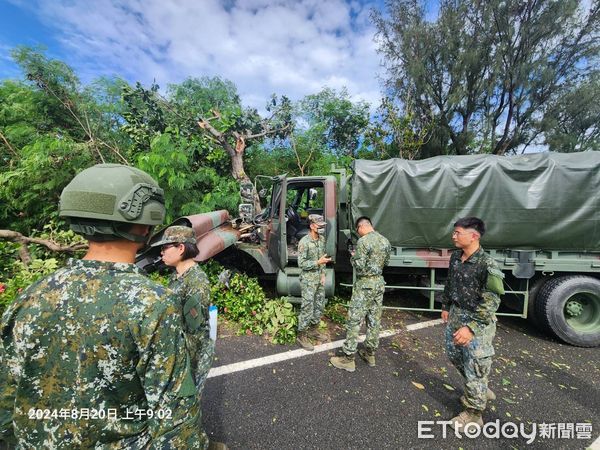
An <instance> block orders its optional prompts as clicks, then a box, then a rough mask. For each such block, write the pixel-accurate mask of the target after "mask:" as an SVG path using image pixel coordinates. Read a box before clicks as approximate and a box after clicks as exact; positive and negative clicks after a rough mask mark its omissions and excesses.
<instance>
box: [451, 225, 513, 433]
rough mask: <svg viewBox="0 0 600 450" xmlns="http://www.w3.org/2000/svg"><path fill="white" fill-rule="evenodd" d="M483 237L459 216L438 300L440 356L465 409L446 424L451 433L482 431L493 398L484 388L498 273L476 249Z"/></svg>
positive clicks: (479, 229)
mask: <svg viewBox="0 0 600 450" xmlns="http://www.w3.org/2000/svg"><path fill="white" fill-rule="evenodd" d="M484 233H485V224H484V223H483V221H482V220H481V219H478V218H477V217H464V218H462V219H459V220H458V221H457V222H456V223H455V224H454V231H453V232H452V241H453V242H454V245H455V246H456V247H457V248H458V250H456V251H455V252H453V253H452V256H451V257H450V265H449V267H448V280H447V281H446V286H445V288H444V294H443V298H442V320H444V322H447V325H446V353H447V355H448V358H449V359H450V361H451V362H452V364H453V365H454V366H455V367H456V368H457V369H458V371H459V372H460V374H461V375H462V377H463V378H464V380H465V391H464V395H463V396H462V397H461V403H462V405H463V407H464V408H465V410H464V411H462V412H461V413H460V414H459V415H458V416H456V417H454V418H453V419H452V425H451V426H452V427H453V428H455V429H458V428H460V427H465V426H466V425H467V424H470V423H476V424H478V425H479V426H482V425H483V420H482V417H481V413H482V411H483V410H484V409H485V406H486V402H487V400H494V399H495V398H496V396H495V395H494V393H493V392H492V391H491V390H490V389H489V388H488V375H489V373H490V368H491V364H492V356H493V355H494V347H493V345H492V341H493V339H494V335H495V333H496V316H495V313H496V311H497V309H498V306H499V305H500V297H499V295H501V294H503V293H504V289H503V282H502V280H503V278H504V274H503V273H502V272H501V271H500V270H499V269H498V266H497V264H496V262H495V261H494V259H493V258H492V257H490V256H489V255H487V254H486V253H485V252H484V251H483V248H482V247H481V245H480V244H479V240H480V239H481V237H482V236H483V234H484Z"/></svg>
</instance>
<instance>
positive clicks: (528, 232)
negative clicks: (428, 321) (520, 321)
mask: <svg viewBox="0 0 600 450" xmlns="http://www.w3.org/2000/svg"><path fill="white" fill-rule="evenodd" d="M265 184H270V188H269V189H268V191H267V190H265V189H262V188H261V186H263V185H265ZM253 188H254V189H256V190H257V191H259V192H260V191H263V195H262V197H263V199H264V200H265V201H266V202H267V204H266V207H265V208H264V210H262V211H261V212H259V213H257V214H254V207H253V204H252V203H243V204H241V205H240V215H239V217H237V218H236V219H234V220H231V219H230V218H229V217H228V215H227V213H226V212H225V211H220V212H217V213H210V214H208V215H206V214H200V215H196V216H189V217H186V218H181V219H179V221H178V223H184V224H187V225H189V226H193V227H194V228H196V231H197V235H198V246H199V248H200V249H201V250H202V251H203V252H204V253H203V255H200V256H199V258H198V259H199V260H205V259H207V258H208V257H215V258H217V259H219V260H220V261H222V262H223V263H225V264H227V265H229V266H235V267H237V268H238V269H239V270H243V271H246V272H251V273H253V274H255V275H267V276H269V275H270V276H271V277H273V278H274V279H275V280H276V285H277V290H278V292H279V294H281V295H285V296H288V297H289V298H290V299H291V300H294V299H297V298H299V296H300V284H299V280H298V277H299V274H300V270H299V268H298V266H297V244H298V241H299V240H300V239H301V238H302V236H304V235H306V234H307V233H308V222H307V217H308V215H309V214H312V213H318V214H322V215H324V216H325V219H326V221H327V228H326V249H327V253H328V254H329V255H330V256H331V257H332V259H333V264H331V266H330V267H328V268H327V271H326V272H327V273H326V286H325V292H326V295H327V296H332V295H333V294H334V290H335V288H336V274H337V278H338V283H337V285H338V286H339V285H340V284H342V285H350V284H351V277H348V276H347V275H344V274H352V267H351V265H350V261H349V258H350V253H349V251H350V250H351V248H352V246H353V245H354V244H355V242H356V239H357V236H356V234H355V232H354V221H355V220H356V218H358V217H360V216H363V215H365V216H368V217H370V218H371V219H372V221H373V224H374V227H375V229H377V230H378V231H379V232H381V233H382V234H383V235H384V236H386V237H387V238H388V239H389V240H390V242H391V244H392V246H393V250H392V256H391V259H390V264H389V267H387V268H386V270H385V272H384V277H385V278H386V288H387V289H389V290H411V291H415V292H420V293H423V294H425V296H424V297H423V304H422V305H418V306H414V305H413V306H411V307H400V308H401V309H409V310H417V311H439V310H440V305H439V303H438V302H437V301H436V294H438V295H439V292H440V291H441V290H443V283H444V281H445V278H446V276H447V269H448V261H449V258H450V254H451V252H452V251H453V249H454V247H453V244H452V241H451V232H452V228H453V223H454V222H455V221H456V219H458V218H459V217H464V216H477V217H480V218H482V219H483V220H484V221H485V222H486V224H487V227H488V231H487V233H486V234H485V236H484V237H483V239H482V246H483V247H484V249H485V250H486V252H488V253H489V254H490V255H491V256H492V257H493V258H494V259H495V260H496V261H497V262H498V264H499V266H500V268H501V269H502V271H503V272H504V273H505V275H506V278H505V292H506V294H505V295H504V297H503V306H502V311H503V312H501V313H500V314H501V315H509V316H519V317H523V318H530V319H531V320H533V321H534V323H535V324H536V325H537V326H538V327H539V328H541V329H542V330H544V331H546V332H549V333H551V334H553V335H555V336H556V337H558V338H559V339H561V340H563V341H564V342H567V343H569V344H572V345H576V346H583V347H593V346H599V345H600V152H582V153H571V154H564V153H537V154H526V155H520V156H513V157H499V156H494V155H470V156H439V157H434V158H430V159H425V160H420V161H409V160H402V159H389V160H385V161H368V160H356V161H355V163H354V166H353V170H352V175H351V176H349V175H348V174H347V173H346V171H345V170H335V169H333V170H332V174H331V175H328V176H307V177H292V178H288V177H287V176H285V175H281V176H279V177H274V178H268V179H267V177H259V178H258V179H257V181H256V183H255V186H254V187H253ZM245 189H246V190H247V189H248V187H246V188H245ZM264 192H269V195H268V196H265V195H264ZM246 197H247V196H246ZM339 280H342V282H341V283H340V281H339ZM343 281H345V282H343Z"/></svg>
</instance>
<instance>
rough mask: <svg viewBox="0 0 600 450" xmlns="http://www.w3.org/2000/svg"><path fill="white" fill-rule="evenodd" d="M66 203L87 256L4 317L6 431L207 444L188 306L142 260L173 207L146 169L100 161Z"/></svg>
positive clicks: (65, 442) (25, 441) (1, 349)
mask: <svg viewBox="0 0 600 450" xmlns="http://www.w3.org/2000/svg"><path fill="white" fill-rule="evenodd" d="M59 214H60V216H62V217H66V218H68V220H69V222H70V226H71V229H72V230H74V231H75V232H77V233H80V234H82V235H84V236H85V237H86V239H87V240H88V241H89V249H88V252H87V254H86V255H85V256H84V258H83V259H82V260H74V259H71V260H69V261H68V263H67V266H66V267H64V268H61V269H59V270H57V271H56V272H55V273H54V274H51V275H49V276H48V277H46V278H44V279H42V280H39V281H38V282H36V283H34V284H33V285H31V286H30V287H29V288H27V289H26V290H25V291H24V292H23V293H22V294H21V295H20V296H19V297H18V298H17V299H16V300H15V301H14V302H13V303H12V304H11V305H10V306H9V307H8V309H7V310H6V311H5V314H4V315H3V317H2V323H1V326H0V436H1V437H0V440H4V441H7V442H9V443H11V444H12V445H16V446H17V447H19V448H91V447H96V448H181V449H203V448H206V447H207V446H208V440H207V438H206V435H204V434H203V433H202V432H201V431H200V430H199V428H198V422H199V421H200V405H199V402H198V397H197V396H196V395H195V391H196V387H195V386H194V382H193V379H192V373H191V370H190V361H189V355H188V353H187V351H185V350H183V351H182V349H185V343H184V337H183V329H182V324H181V317H180V315H179V307H178V304H177V303H176V300H175V299H174V297H173V296H172V295H169V294H168V291H167V290H165V288H163V287H161V286H160V285H158V284H157V283H155V282H153V281H151V280H149V279H148V278H146V277H145V276H143V275H142V274H141V273H140V271H139V270H138V268H137V267H136V266H135V264H134V260H135V255H136V252H137V251H138V250H139V249H140V248H141V247H142V246H143V245H144V243H145V242H146V241H147V236H148V235H149V233H150V229H151V227H152V226H154V225H158V224H160V223H162V221H163V219H164V216H165V208H164V197H163V190H162V189H160V187H159V186H158V185H157V184H156V182H155V181H154V180H153V179H152V178H151V177H150V176H149V175H148V174H146V173H145V172H142V171H141V170H138V169H135V168H133V167H128V166H122V165H117V164H99V165H96V166H93V167H91V168H88V169H86V170H84V171H82V172H81V173H79V174H78V175H77V176H75V178H74V179H73V180H72V181H71V182H70V183H69V184H68V185H67V186H66V187H65V188H64V190H63V192H62V194H61V198H60V206H59Z"/></svg>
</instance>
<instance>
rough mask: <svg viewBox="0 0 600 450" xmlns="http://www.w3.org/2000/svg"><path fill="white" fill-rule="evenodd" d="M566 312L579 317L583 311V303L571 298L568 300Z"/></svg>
mask: <svg viewBox="0 0 600 450" xmlns="http://www.w3.org/2000/svg"><path fill="white" fill-rule="evenodd" d="M566 312H567V314H568V315H569V316H571V317H579V316H580V315H581V313H583V305H582V304H581V302H579V301H577V300H570V301H568V302H567V305H566Z"/></svg>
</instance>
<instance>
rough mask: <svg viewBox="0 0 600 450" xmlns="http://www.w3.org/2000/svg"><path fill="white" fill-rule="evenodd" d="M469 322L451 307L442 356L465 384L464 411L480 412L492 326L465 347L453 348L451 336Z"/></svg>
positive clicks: (492, 352) (492, 332)
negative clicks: (467, 409) (443, 354)
mask: <svg viewBox="0 0 600 450" xmlns="http://www.w3.org/2000/svg"><path fill="white" fill-rule="evenodd" d="M469 320H470V319H469V318H468V316H467V315H466V314H465V312H464V311H463V310H461V309H460V308H457V307H455V306H452V307H451V308H450V314H449V316H448V324H447V325H446V354H447V355H448V358H449V359H450V361H451V362H452V364H453V365H454V367H456V369H457V370H458V371H459V372H460V374H461V375H462V377H463V378H464V380H465V395H464V400H463V404H464V406H465V407H466V408H472V409H476V410H478V411H483V410H484V409H485V405H486V393H487V389H488V377H489V374H490V370H491V367H492V356H494V346H493V340H494V335H495V334H496V323H495V322H494V323H492V324H490V325H488V326H487V327H485V329H484V331H483V332H482V333H481V334H480V335H478V336H475V337H473V339H472V340H471V342H470V343H469V345H467V346H466V347H462V346H460V345H454V342H453V336H452V335H453V334H454V332H455V331H456V330H458V329H459V328H461V327H462V326H463V324H464V323H467V322H468V321H469Z"/></svg>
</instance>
